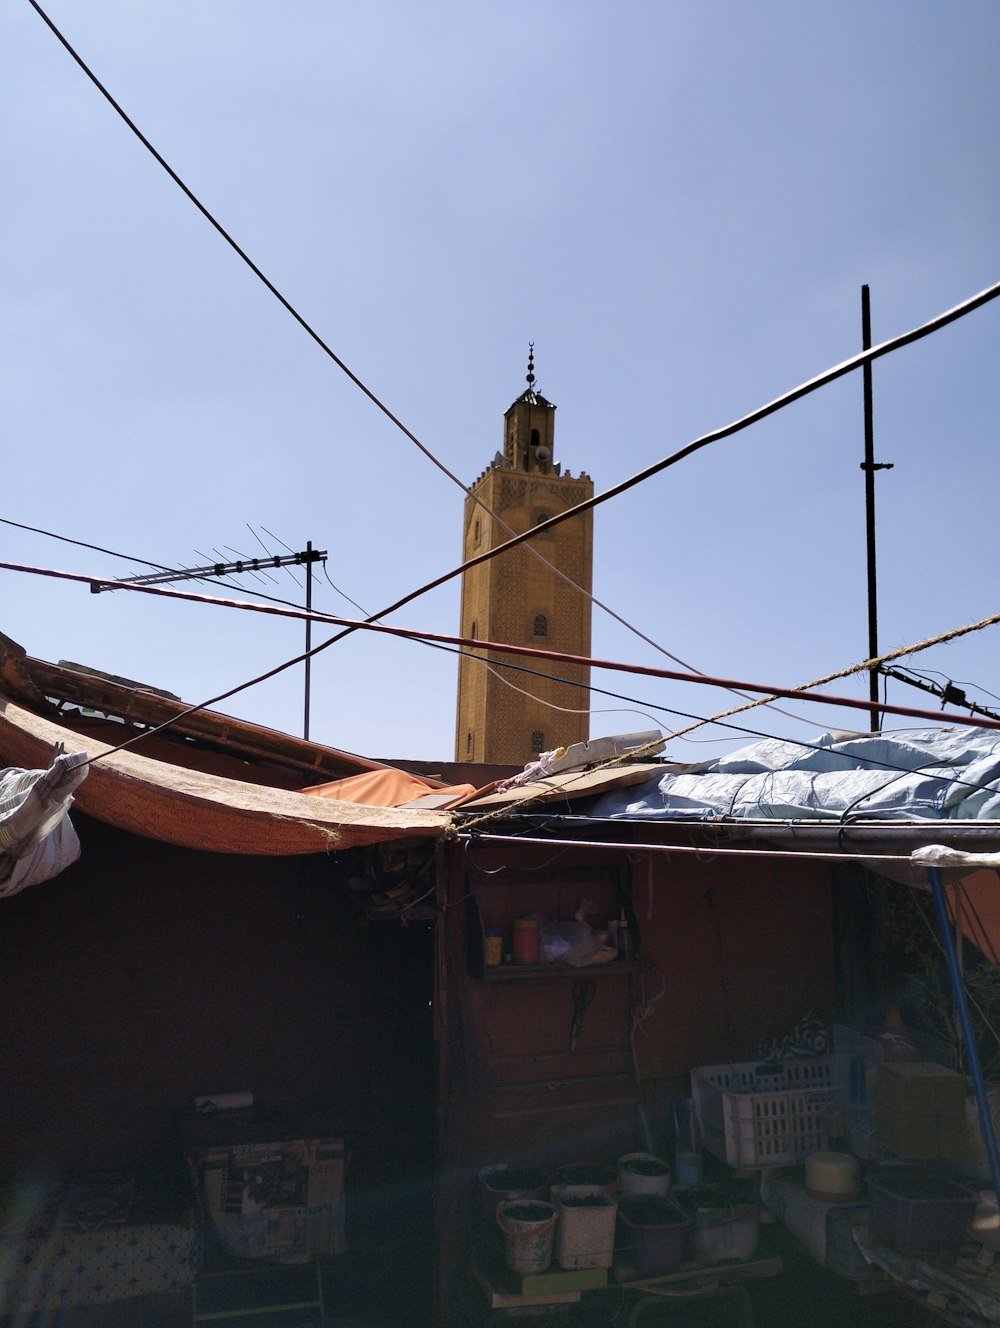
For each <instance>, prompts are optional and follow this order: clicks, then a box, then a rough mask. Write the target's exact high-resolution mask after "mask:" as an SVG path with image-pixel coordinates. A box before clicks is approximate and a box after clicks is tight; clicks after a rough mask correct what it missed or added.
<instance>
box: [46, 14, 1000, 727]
mask: <svg viewBox="0 0 1000 1328" xmlns="http://www.w3.org/2000/svg"><path fill="white" fill-rule="evenodd" d="M28 3H29V4H30V5H31V6H32V8H33V9H34V10H35V12H36V13H37V14H38V15H39V17H40V18H41V19H42V21H43V22H44V23H45V24H46V26H47V27H48V28H49V30H50V31H51V32H52V34H53V35H54V36H55V37H56V39H57V40H58V41H59V43H60V44H61V45H62V46H63V47H64V49H65V50H66V51H67V53H68V54H69V55H70V56H71V58H72V59H73V60H74V61H75V62H76V64H77V65H78V66H79V68H80V69H81V70H82V71H83V73H84V74H85V75H86V77H87V78H88V79H89V80H90V81H91V82H92V83H93V85H94V86H95V87H96V88H97V90H98V91H99V92H100V93H101V95H102V96H103V97H104V98H105V100H106V101H107V102H108V103H109V105H110V106H111V107H112V108H113V109H114V111H115V112H116V113H117V114H118V115H119V116H120V117H121V119H122V120H123V121H124V123H125V124H126V125H127V126H128V128H129V129H130V130H131V131H132V133H133V134H134V135H135V136H136V138H138V140H139V141H140V143H142V145H143V146H144V147H145V148H146V150H147V151H148V152H149V153H150V154H151V156H152V157H153V158H154V159H155V160H156V161H157V162H158V164H159V165H160V166H161V167H162V168H163V169H164V170H165V171H166V172H167V174H168V175H169V176H170V178H171V179H172V180H173V181H174V183H175V184H176V185H177V187H178V188H179V189H180V190H181V191H182V192H183V193H184V195H185V196H186V197H187V198H188V199H189V200H190V202H191V203H192V204H193V205H194V206H195V207H196V208H197V209H198V211H199V212H200V213H201V214H202V216H203V217H204V218H205V219H206V221H208V222H209V224H210V225H211V226H212V227H213V228H214V229H215V230H216V231H217V232H218V233H219V235H220V236H221V237H222V238H223V239H224V240H225V242H226V243H227V244H228V245H229V246H230V248H232V249H233V251H234V252H235V253H236V254H237V255H238V256H239V257H240V258H241V259H242V261H243V262H244V263H245V264H246V265H247V266H248V267H249V268H250V270H251V271H252V272H253V273H254V275H255V276H256V277H257V278H258V279H259V280H260V281H261V282H262V283H263V285H264V286H265V287H266V288H267V290H268V291H270V293H271V294H272V295H273V296H274V298H275V299H276V300H278V302H279V303H280V304H281V305H282V306H283V308H284V309H285V310H286V311H287V312H288V313H289V314H290V315H291V316H292V317H293V318H294V319H295V321H296V322H297V323H298V324H299V325H300V327H301V328H302V329H303V331H305V332H306V333H307V334H308V336H310V337H311V338H312V339H313V341H315V342H316V344H317V345H318V346H319V347H320V349H321V350H322V351H323V352H324V353H325V354H326V355H327V356H328V357H329V358H330V359H331V360H332V361H333V363H334V364H336V365H337V367H338V368H339V369H340V370H341V371H342V372H343V373H344V374H345V375H346V376H347V377H348V378H349V379H350V380H351V382H352V383H354V385H355V386H356V387H357V388H358V389H359V391H361V392H362V393H364V395H365V396H366V397H368V399H369V400H370V401H371V402H372V404H373V405H374V406H375V407H376V408H377V409H378V410H380V411H381V412H382V413H383V414H384V415H385V416H386V417H387V418H388V419H389V420H390V421H391V423H392V424H394V425H395V426H396V428H398V429H399V430H400V432H401V433H402V434H403V435H404V437H406V438H407V439H409V441H410V442H411V443H412V444H413V445H414V446H415V447H416V448H417V449H418V450H419V451H420V452H421V453H422V454H423V455H424V456H425V457H426V458H427V460H429V461H430V462H431V464H432V465H434V466H436V467H437V469H438V470H440V471H441V472H442V474H444V475H445V476H446V478H448V479H449V480H451V481H452V483H454V484H455V485H457V486H458V488H460V489H461V490H462V491H463V492H464V493H465V494H466V495H467V496H468V497H469V498H471V499H472V501H474V502H475V503H476V504H477V505H478V506H479V507H480V508H481V509H482V510H483V511H485V512H486V513H488V514H489V515H490V516H491V517H492V518H493V519H494V520H496V521H497V522H498V523H499V524H500V525H501V526H502V527H503V529H505V530H507V531H508V532H509V533H510V534H511V538H510V539H509V540H508V541H507V542H506V543H505V544H501V545H499V546H497V548H495V549H493V550H490V551H489V553H488V554H487V555H484V558H485V557H495V556H497V555H498V554H499V553H501V552H503V551H504V550H505V549H507V548H510V547H512V546H513V545H514V544H519V543H522V542H524V541H525V540H527V539H531V538H534V537H536V536H537V535H539V534H541V533H542V532H544V531H546V530H548V529H551V528H552V527H553V526H555V525H557V524H559V523H561V522H563V521H566V520H570V519H572V517H574V516H576V515H579V514H580V513H582V512H584V511H587V510H590V509H592V508H593V507H596V506H598V504H600V503H603V502H606V501H607V500H608V499H609V498H612V497H616V496H618V495H619V494H622V493H625V492H626V491H627V490H628V489H631V488H633V487H634V486H635V485H637V484H640V483H642V482H644V481H645V480H647V479H650V478H652V476H653V475H656V474H659V473H660V471H662V470H664V469H666V467H667V466H670V465H673V464H675V463H676V462H677V461H679V460H681V459H682V458H683V457H686V456H690V455H691V454H692V453H693V452H694V451H696V450H698V449H699V448H701V447H705V446H707V445H708V444H709V443H711V442H717V441H719V440H721V439H722V438H726V437H730V436H731V435H733V434H735V433H737V432H739V431H740V430H742V429H745V428H747V427H748V426H749V425H750V424H752V423H756V422H757V421H758V420H762V419H764V418H766V417H767V416H768V415H770V414H773V413H774V411H776V410H780V409H781V408H782V407H783V406H786V405H789V404H791V403H792V402H793V401H797V400H799V399H801V398H802V397H804V396H806V395H808V394H809V393H810V392H813V391H815V390H816V389H817V388H818V387H821V386H823V385H825V384H826V383H830V382H833V381H835V379H837V378H840V377H842V376H843V375H844V374H847V373H850V372H852V371H853V370H855V369H857V368H859V367H861V366H863V365H869V364H871V363H873V362H874V361H875V360H876V359H878V358H880V357H881V356H883V355H885V354H888V353H889V351H891V350H895V349H897V348H899V347H901V346H904V345H909V344H910V343H911V342H913V341H917V340H919V339H920V338H921V337H924V336H927V335H929V334H930V333H931V332H933V331H937V330H938V329H940V328H942V327H945V326H947V324H948V323H950V322H953V321H955V319H957V318H961V317H963V316H964V315H965V314H968V313H971V312H972V311H973V310H974V309H977V308H979V307H981V306H982V305H983V304H985V303H987V302H988V301H989V300H992V299H995V298H996V297H997V296H998V295H1000V283H997V284H996V285H994V286H991V287H988V288H987V289H986V290H984V291H981V292H979V294H978V295H975V296H973V297H971V299H969V300H966V301H963V302H962V303H961V304H959V305H956V306H954V307H953V308H952V309H950V310H948V311H946V312H945V313H943V314H940V315H938V317H937V318H935V319H932V320H931V321H930V322H928V323H925V324H923V325H921V326H920V327H917V328H914V329H911V330H910V331H909V332H906V333H903V334H902V335H901V336H898V337H895V338H891V339H890V340H887V341H883V342H882V343H880V344H879V345H877V346H874V347H871V348H867V349H865V350H863V351H861V352H860V353H859V354H857V355H854V356H852V357H851V358H850V359H848V360H845V361H843V362H842V363H841V364H840V365H837V366H835V367H834V368H833V369H830V370H827V371H826V372H825V373H823V374H820V375H818V376H816V377H814V378H812V379H811V380H809V382H807V383H804V384H802V385H800V386H799V387H798V388H795V389H793V390H792V391H791V392H789V393H785V394H784V395H783V396H781V397H777V398H775V399H774V400H773V401H771V402H769V403H767V404H766V405H764V406H762V407H759V408H758V409H757V410H755V411H752V412H751V413H750V414H749V415H745V416H743V418H742V419H740V420H737V421H735V422H734V423H733V424H730V425H727V426H725V427H723V428H721V429H717V430H714V431H712V432H711V433H709V434H705V435H703V436H702V437H701V438H699V439H696V440H695V441H693V442H692V443H689V444H688V445H687V447H685V448H682V449H680V451H679V452H675V453H673V454H672V455H671V456H669V457H666V458H664V459H663V460H662V461H660V462H657V463H655V464H654V465H652V466H649V467H647V468H646V469H645V470H643V471H640V472H639V473H638V474H637V475H633V476H632V477H631V478H630V479H627V480H623V481H622V482H621V483H619V484H618V485H615V486H613V487H612V488H611V489H606V490H605V491H604V492H603V493H601V494H597V495H595V496H594V497H593V498H591V499H589V500H587V501H585V502H583V503H579V504H577V505H576V506H574V507H570V508H568V509H567V510H566V511H564V512H561V513H558V514H557V515H555V516H553V517H550V518H549V519H548V520H546V521H542V522H540V523H539V524H538V525H537V526H535V527H533V528H532V529H530V530H528V531H525V532H524V533H523V534H521V535H514V534H513V532H511V528H510V527H509V526H508V525H507V524H506V522H504V521H503V519H502V518H501V517H500V516H498V515H497V513H495V512H493V511H491V509H490V508H489V507H488V506H487V504H486V503H484V502H483V500H482V499H481V498H480V497H479V496H478V494H476V493H475V491H474V490H473V489H471V488H469V487H468V486H467V485H465V484H464V483H463V482H462V481H461V480H460V479H459V478H458V477H457V476H456V475H455V474H453V472H452V471H451V470H449V469H448V467H447V466H445V465H444V463H443V462H442V461H440V460H439V459H438V458H437V457H436V456H435V455H434V454H433V453H432V452H431V451H430V449H429V448H427V447H426V446H425V445H424V444H423V443H422V442H421V441H420V439H419V438H418V437H417V436H416V434H414V433H413V432H412V431H411V430H410V429H408V428H407V427H406V426H405V425H404V424H403V422H402V421H401V420H400V419H399V418H398V417H397V416H396V415H394V414H393V413H392V411H391V410H390V409H389V408H388V406H386V405H385V403H384V402H382V401H381V400H380V398H379V397H378V396H376V394H375V393H374V392H373V391H372V389H371V388H369V387H368V386H367V384H365V383H364V382H363V381H362V380H361V378H359V377H358V375H357V374H355V373H354V372H353V370H351V369H350V368H349V367H348V366H347V364H346V363H345V362H344V361H343V360H342V359H341V358H340V357H339V356H338V355H337V354H336V353H335V352H334V351H333V349H332V348H331V347H330V346H329V345H328V344H327V343H326V342H325V341H324V340H323V338H322V337H321V336H320V335H319V333H318V332H317V331H316V330H315V329H314V328H313V327H312V326H311V324H310V323H309V322H307V320H306V319H305V318H304V317H303V316H302V314H300V313H299V311H298V310H297V309H296V308H295V307H294V305H292V304H291V302H290V301H289V300H288V299H287V298H286V297H285V296H284V295H283V294H282V293H281V292H280V291H279V290H278V288H277V287H276V286H275V285H274V284H273V283H272V282H271V281H270V280H269V279H268V278H267V277H266V276H265V274H264V273H263V271H262V270H261V269H260V268H259V267H258V266H257V265H256V263H254V262H253V260H252V259H251V258H250V257H249V255H248V254H247V253H246V251H245V250H243V249H242V248H241V247H240V246H239V245H238V244H237V243H236V241H235V240H234V239H233V237H232V236H231V235H230V234H229V232H228V231H226V230H225V228H224V227H223V226H222V225H221V223H220V222H219V221H217V220H216V218H215V217H214V216H213V214H212V213H211V212H210V211H209V210H208V208H207V207H206V206H205V205H204V204H203V203H202V202H201V200H200V199H199V198H198V197H197V196H196V195H195V194H194V193H193V192H192V190H191V189H190V188H188V186H187V185H186V184H185V183H184V181H183V180H182V179H181V178H180V176H179V175H178V174H177V172H176V171H175V170H174V169H173V168H172V167H171V166H170V165H169V163H168V162H167V161H166V160H165V158H164V157H163V156H162V155H161V154H160V153H159V152H158V151H157V150H156V148H155V147H154V146H153V144H152V143H151V142H150V140H149V139H148V138H146V136H145V135H144V134H143V133H142V131H141V130H140V129H139V128H138V126H137V125H136V124H135V122H134V121H133V120H132V119H131V118H130V117H129V116H128V115H127V114H126V112H125V110H124V109H123V107H122V106H121V105H120V104H119V103H118V102H117V101H116V100H115V98H114V97H113V96H112V95H111V93H110V92H109V91H108V89H107V88H106V87H105V86H104V84H103V83H101V81H100V80H99V79H98V78H97V76H96V75H95V74H94V73H93V71H92V70H91V69H90V68H89V66H88V65H87V64H86V63H85V62H84V60H83V59H82V57H81V56H80V55H79V54H78V53H77V52H76V50H75V49H74V48H73V47H72V46H71V45H70V43H69V42H68V41H67V39H66V38H65V37H64V36H63V34H62V33H61V32H60V31H59V29H58V28H57V27H56V25H55V24H54V23H53V22H52V20H51V19H50V18H49V17H48V15H47V14H46V13H45V11H44V10H43V9H42V7H41V5H39V4H38V0H28ZM265 529H266V528H265ZM268 533H270V532H268ZM528 547H529V552H530V553H531V554H532V556H534V557H535V558H536V559H538V560H539V561H541V562H542V563H543V564H544V565H545V566H546V567H548V568H549V569H550V570H551V571H553V572H554V573H555V575H556V576H557V577H559V578H560V579H561V580H563V581H564V582H565V583H566V584H568V585H570V586H572V587H573V588H574V589H575V590H577V591H578V592H579V593H581V594H583V595H585V596H586V597H587V598H588V599H589V600H590V601H591V603H593V604H595V605H596V606H597V607H598V608H600V609H602V610H603V611H604V612H606V613H608V614H610V615H611V617H613V618H614V619H615V620H616V621H617V622H618V623H620V624H621V625H622V626H623V627H625V628H626V629H627V630H628V631H630V632H633V633H635V635H637V636H638V637H639V638H640V639H642V640H643V641H645V642H646V643H647V644H648V645H650V646H652V647H653V648H654V649H656V650H657V651H659V652H660V653H662V654H664V655H666V656H667V658H669V659H671V660H673V661H674V663H678V664H681V665H682V667H684V668H686V669H689V670H690V669H691V666H690V665H689V664H686V663H685V662H684V661H683V660H680V659H678V658H677V657H676V656H674V655H672V654H671V653H670V652H669V651H667V650H666V649H665V648H664V647H663V646H660V645H659V644H658V643H656V642H655V641H653V640H652V639H651V638H650V637H648V636H646V635H645V634H644V633H642V632H641V631H639V629H638V628H636V627H635V626H634V625H633V624H631V623H629V622H628V621H627V620H626V619H624V618H623V617H621V616H620V615H619V614H617V613H616V612H615V611H614V610H612V609H610V608H609V607H608V606H607V605H605V604H603V603H602V602H601V601H600V600H598V599H596V598H595V597H594V596H593V595H592V594H590V592H589V591H587V590H585V589H584V588H583V587H582V586H579V585H578V584H577V583H576V582H574V581H573V580H572V579H571V578H570V577H568V576H567V575H566V574H565V573H563V572H562V571H561V570H560V569H559V568H557V567H554V566H553V565H552V564H551V563H550V562H549V561H548V560H547V559H546V558H545V557H544V556H543V555H542V554H541V553H540V552H539V551H538V550H537V549H535V548H534V547H532V546H531V545H529V546H528ZM474 561H475V560H473V562H474ZM467 565H471V564H467ZM461 570H462V569H461V568H460V569H457V570H456V571H455V572H453V573H451V574H450V576H454V575H457V574H458V571H461ZM445 579H448V578H445ZM440 583H441V582H440V581H439V582H437V583H434V584H440ZM427 588H430V587H427ZM418 593H424V592H423V591H420V592H418ZM404 602H408V600H407V601H401V602H397V603H396V604H394V605H393V606H391V607H390V608H387V609H385V610H383V611H382V613H380V614H378V615H376V618H382V617H385V616H386V615H387V614H389V613H392V612H394V611H395V610H396V609H398V608H400V607H402V603H404ZM330 644H332V642H331V643H330ZM730 690H735V689H730ZM740 694H741V693H740ZM758 704H768V703H767V702H763V703H758ZM782 713H785V712H782ZM792 718H796V717H795V716H792Z"/></svg>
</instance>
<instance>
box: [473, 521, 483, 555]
mask: <svg viewBox="0 0 1000 1328" xmlns="http://www.w3.org/2000/svg"><path fill="white" fill-rule="evenodd" d="M482 538H483V532H482V530H481V529H480V526H479V517H476V524H475V525H474V526H473V527H472V543H473V545H474V546H475V547H476V548H477V549H478V548H479V545H480V543H481V542H482Z"/></svg>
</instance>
